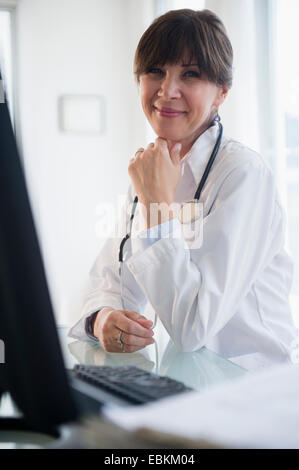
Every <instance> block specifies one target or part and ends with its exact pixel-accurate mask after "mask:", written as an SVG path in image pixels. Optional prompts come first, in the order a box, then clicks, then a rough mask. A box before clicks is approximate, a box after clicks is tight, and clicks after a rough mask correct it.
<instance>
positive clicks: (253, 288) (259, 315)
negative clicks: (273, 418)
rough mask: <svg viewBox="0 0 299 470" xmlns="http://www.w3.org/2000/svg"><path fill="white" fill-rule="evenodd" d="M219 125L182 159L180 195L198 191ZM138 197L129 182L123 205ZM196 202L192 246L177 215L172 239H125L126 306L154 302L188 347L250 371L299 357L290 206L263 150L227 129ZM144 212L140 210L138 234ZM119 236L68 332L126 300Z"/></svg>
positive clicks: (76, 333)
mask: <svg viewBox="0 0 299 470" xmlns="http://www.w3.org/2000/svg"><path fill="white" fill-rule="evenodd" d="M217 133H218V126H217V125H215V126H213V127H211V128H210V129H208V130H207V131H206V132H205V133H204V134H203V135H202V136H200V137H199V138H198V139H197V141H196V142H195V143H194V145H193V147H192V149H191V150H190V152H189V153H188V154H187V155H186V156H185V157H184V159H183V160H182V175H181V178H180V181H179V185H178V188H177V191H176V196H175V201H177V202H183V201H189V200H191V199H193V197H194V194H195V191H196V189H197V186H198V183H199V181H200V179H201V177H202V175H203V172H204V169H205V166H206V164H207V162H208V159H209V157H210V154H211V152H212V149H213V147H214V144H215V141H216V139H217ZM134 196H135V194H134V191H133V189H132V186H130V188H129V191H128V197H127V205H129V204H130V203H132V201H133V199H134ZM200 201H201V202H203V205H204V206H203V207H204V209H203V217H204V218H203V243H202V246H201V247H199V248H198V249H191V250H189V249H188V245H187V244H186V241H185V239H184V235H183V232H182V230H181V225H180V223H179V221H178V220H177V219H176V220H175V233H176V237H172V238H170V237H166V238H161V239H159V240H158V241H155V242H154V243H152V244H151V245H150V246H148V247H144V245H143V244H142V243H139V239H138V237H137V238H136V237H133V240H131V241H128V242H127V243H126V247H125V251H126V260H125V262H124V269H123V285H124V289H123V294H124V295H123V299H124V302H125V308H126V309H130V310H135V311H137V312H139V313H141V314H143V312H144V309H145V306H146V304H147V302H149V303H150V304H151V306H152V308H153V309H154V311H155V312H156V314H157V315H158V317H159V318H160V320H161V322H162V323H163V325H164V327H165V328H166V330H167V331H168V333H169V335H170V337H171V338H172V340H173V341H174V343H175V344H176V345H177V347H178V348H180V349H181V350H183V351H194V350H197V349H199V348H201V347H202V346H206V347H207V348H209V349H211V350H213V351H215V352H216V353H219V354H220V355H222V356H223V357H226V358H229V359H230V360H232V361H233V362H235V363H236V364H239V365H241V366H243V367H245V368H247V369H258V368H262V367H266V366H268V365H271V364H275V363H281V362H296V361H298V354H297V353H298V346H299V334H298V330H296V328H295V327H294V324H293V319H292V315H291V311H290V307H289V300H288V297H289V292H290V287H291V281H292V273H293V265H292V262H291V260H290V258H289V256H288V255H287V253H286V252H285V250H284V234H285V220H284V213H283V210H282V207H281V205H280V202H279V199H278V195H277V191H276V189H275V185H274V180H273V175H272V173H271V171H270V169H269V168H268V167H267V165H266V164H265V162H264V161H263V159H262V157H261V156H260V155H258V154H257V153H255V152H254V151H252V150H250V149H248V148H247V147H245V146H244V145H242V144H240V143H238V142H236V141H234V140H232V139H230V138H228V137H226V136H223V139H222V143H221V146H220V149H219V153H218V155H217V157H216V160H215V162H214V164H213V167H212V170H211V172H210V175H209V177H208V179H207V181H206V184H205V186H204V189H203V191H202V194H201V198H200ZM126 210H127V207H126V206H125V208H124V212H123V216H122V217H123V218H124V219H126V223H127V222H128V215H125V213H126ZM128 212H129V211H128ZM140 217H141V215H140V214H139V213H138V211H137V213H136V216H135V219H134V223H133V232H134V226H136V227H137V226H138V223H139V222H140ZM139 227H140V225H139ZM124 231H125V228H124ZM123 235H125V233H123ZM120 241H121V238H115V237H114V238H110V239H108V240H107V241H106V243H105V244H104V246H103V248H102V250H101V252H100V254H99V256H98V257H97V259H96V261H95V264H94V266H93V268H92V270H91V274H90V291H89V294H88V296H87V297H86V301H85V304H84V307H83V312H82V318H81V319H80V320H79V322H77V323H76V324H75V325H74V327H73V328H72V329H71V331H70V336H72V337H75V338H78V339H88V336H87V335H86V333H85V318H86V317H87V316H88V315H90V314H91V313H93V312H95V311H97V310H99V309H100V308H101V307H104V306H109V307H112V308H115V309H121V308H122V303H121V298H120V281H119V274H118V268H119V263H118V250H119V244H120ZM296 348H297V349H296Z"/></svg>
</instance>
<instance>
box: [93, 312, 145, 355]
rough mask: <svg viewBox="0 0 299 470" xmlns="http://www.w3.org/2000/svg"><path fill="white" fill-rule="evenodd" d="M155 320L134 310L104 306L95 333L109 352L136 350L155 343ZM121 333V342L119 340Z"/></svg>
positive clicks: (99, 313)
mask: <svg viewBox="0 0 299 470" xmlns="http://www.w3.org/2000/svg"><path fill="white" fill-rule="evenodd" d="M152 326H153V322H152V321H150V320H147V319H146V318H145V317H143V316H142V315H139V313H137V312H133V311H132V310H113V309H111V308H103V309H102V310H100V311H99V312H98V314H97V317H96V320H95V322H94V327H93V333H94V336H95V337H96V338H98V339H99V341H100V343H101V345H102V346H103V348H104V350H105V351H107V352H117V353H120V352H126V353H127V352H135V351H138V350H139V349H143V348H145V347H146V346H148V345H149V344H153V343H154V340H153V338H152V337H153V335H154V332H153V331H152V330H151V329H150V328H151V327H152ZM121 332H122V334H121V341H122V343H123V345H122V344H120V343H119V342H118V340H119V335H120V333H121Z"/></svg>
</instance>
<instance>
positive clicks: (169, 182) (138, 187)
mask: <svg viewBox="0 0 299 470" xmlns="http://www.w3.org/2000/svg"><path fill="white" fill-rule="evenodd" d="M181 148H182V146H181V144H179V143H176V144H175V145H174V146H173V147H172V148H171V149H170V151H169V150H168V145H167V141H166V140H165V139H162V138H161V137H158V138H157V139H156V140H155V143H151V144H149V145H148V147H147V148H146V149H145V150H144V149H142V150H140V151H138V152H136V155H135V157H134V158H131V160H130V163H129V168H128V171H129V175H130V177H131V179H132V182H133V185H134V189H135V192H136V194H137V196H138V200H139V202H141V203H142V204H144V205H145V207H146V208H147V209H148V208H149V207H150V204H151V203H158V204H160V203H166V204H168V205H170V204H172V202H173V201H174V195H175V191H176V188H177V185H178V182H179V179H180V175H181V164H180V151H181Z"/></svg>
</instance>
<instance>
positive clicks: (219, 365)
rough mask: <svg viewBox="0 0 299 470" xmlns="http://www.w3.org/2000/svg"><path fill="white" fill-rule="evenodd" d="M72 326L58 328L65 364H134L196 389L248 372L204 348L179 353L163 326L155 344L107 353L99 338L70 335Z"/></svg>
mask: <svg viewBox="0 0 299 470" xmlns="http://www.w3.org/2000/svg"><path fill="white" fill-rule="evenodd" d="M68 331H69V328H67V327H58V332H59V337H60V341H61V346H62V351H63V356H64V360H65V365H66V367H67V368H68V369H72V368H73V366H74V365H75V364H78V363H79V364H85V365H99V366H100V365H106V366H115V367H116V366H122V365H133V366H137V367H140V368H141V369H144V370H146V371H148V372H154V373H156V374H159V375H166V376H168V377H171V378H173V379H176V380H178V381H180V382H183V383H184V384H185V385H186V386H188V387H191V388H193V389H195V390H197V391H199V390H200V391H202V390H203V389H204V388H206V387H209V386H212V385H214V384H217V383H220V382H224V381H225V380H231V379H234V378H236V377H241V376H242V375H244V374H246V373H248V372H247V371H246V370H245V369H243V368H241V367H239V366H237V365H236V364H234V363H232V362H231V361H229V360H227V359H224V358H222V357H220V356H219V355H218V354H216V353H214V352H212V351H209V350H208V349H206V348H205V347H203V348H201V349H200V350H198V351H195V352H180V351H179V350H178V348H177V347H176V346H175V345H174V343H173V342H172V340H171V339H170V338H169V335H168V334H167V332H166V331H165V330H164V328H163V326H162V325H160V328H157V329H156V331H155V341H156V342H155V344H152V345H150V346H147V347H146V348H144V349H142V350H140V351H138V352H136V353H122V354H121V353H120V354H118V353H107V352H105V351H104V350H103V349H102V347H101V346H100V345H99V343H97V342H96V341H92V340H91V341H78V340H74V339H73V338H70V337H68V336H67V334H68Z"/></svg>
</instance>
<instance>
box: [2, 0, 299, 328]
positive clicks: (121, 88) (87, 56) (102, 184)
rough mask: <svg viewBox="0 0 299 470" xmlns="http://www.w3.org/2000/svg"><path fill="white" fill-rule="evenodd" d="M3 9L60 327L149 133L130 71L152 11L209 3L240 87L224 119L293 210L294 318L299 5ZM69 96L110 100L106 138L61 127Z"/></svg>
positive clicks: (76, 4)
mask: <svg viewBox="0 0 299 470" xmlns="http://www.w3.org/2000/svg"><path fill="white" fill-rule="evenodd" d="M1 5H2V7H3V6H4V7H5V8H6V9H7V8H8V10H10V12H11V16H10V19H11V21H10V23H9V24H10V32H7V26H5V27H4V26H3V25H4V23H5V21H6V20H5V18H4V15H5V14H4V13H3V14H2V15H1V14H0V60H1V63H2V64H3V65H5V69H6V81H7V86H8V87H11V89H10V101H11V104H12V110H13V112H14V114H15V116H14V118H15V127H16V131H17V136H18V140H19V143H20V147H21V149H22V156H23V160H24V167H25V172H26V177H27V180H28V183H29V188H30V194H31V199H32V204H33V208H34V214H35V217H36V221H37V226H38V230H39V234H40V239H41V243H42V250H43V255H44V259H45V263H46V269H47V275H48V279H49V284H50V289H51V295H52V299H53V304H54V308H55V313H56V318H57V320H58V322H59V323H64V324H72V323H73V322H74V321H75V320H76V319H77V318H78V317H79V316H80V309H81V303H82V299H83V296H84V292H85V289H86V285H87V280H88V272H89V269H90V267H91V264H92V262H93V261H94V259H95V257H96V255H97V253H98V251H99V249H100V247H101V245H102V243H103V239H99V237H97V233H96V230H95V228H96V223H97V212H96V210H97V207H98V205H99V204H101V203H107V202H113V201H114V202H115V201H117V197H118V195H119V194H125V193H126V190H127V186H128V183H129V177H128V173H127V165H128V161H129V158H130V157H131V156H132V155H133V154H134V153H135V151H136V149H137V148H138V147H140V146H145V145H147V143H149V141H150V140H151V139H152V138H153V134H152V132H151V130H150V129H149V126H148V125H147V123H146V121H145V118H144V116H143V114H142V110H141V107H140V104H139V97H138V90H137V87H136V85H135V83H134V79H133V73H132V66H133V57H134V52H135V49H136V46H137V43H138V40H139V38H140V36H141V34H142V33H143V31H144V30H145V29H146V28H147V26H149V24H150V23H151V21H152V20H153V19H154V17H155V16H157V15H159V14H161V13H163V12H164V11H166V10H168V9H175V8H184V7H186V8H199V9H200V8H203V7H206V8H209V9H211V10H213V11H214V12H215V13H217V14H218V15H219V16H220V17H221V18H222V20H223V21H224V24H225V25H226V27H227V30H228V33H229V36H230V38H231V41H232V44H233V48H234V53H235V61H234V85H233V89H232V90H231V93H230V96H229V98H228V100H227V102H226V104H225V105H224V107H223V109H222V113H221V115H222V121H223V123H224V126H225V131H226V133H227V134H229V135H231V136H233V137H234V138H236V139H239V140H241V141H242V142H244V143H246V144H247V145H249V146H251V147H252V148H254V149H256V150H257V151H259V152H261V153H262V154H263V155H264V156H265V158H266V159H267V161H268V162H269V164H270V165H271V167H272V168H273V171H274V174H275V176H276V181H277V185H278V187H279V191H280V193H281V197H282V199H283V202H284V204H285V207H286V209H287V212H288V219H289V224H288V240H287V243H288V248H289V250H290V251H291V253H292V254H293V257H294V260H295V267H296V269H295V278H294V286H293V292H292V303H293V310H294V313H295V314H296V313H297V315H298V313H299V301H298V299H299V272H298V270H297V266H298V267H299V244H298V242H297V238H298V230H299V216H298V211H297V207H298V205H299V163H298V162H299V111H298V110H299V59H298V57H299V56H297V55H296V53H294V51H295V45H296V44H297V42H298V41H297V39H298V33H297V23H296V21H297V19H298V18H299V1H298V0H288V1H285V0H189V1H188V0H186V1H184V0H110V1H109V2H108V1H107V0H19V1H18V0H6V1H5V0H3V1H2V0H0V7H1ZM5 24H6V25H7V21H6V23H5ZM5 28H6V29H5ZM9 34H11V37H10V38H9ZM8 39H11V40H12V41H11V42H10V41H9V40H8ZM10 47H11V48H12V52H11V51H10V50H9V49H10ZM4 62H5V63H4ZM63 95H74V96H78V95H80V96H82V95H96V96H100V97H102V99H103V100H104V103H105V107H104V132H103V133H102V134H99V135H87V134H86V135H84V134H80V133H78V134H76V133H63V132H61V131H60V129H59V113H58V100H59V98H60V97H61V96H63ZM253 210H254V201H253Z"/></svg>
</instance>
